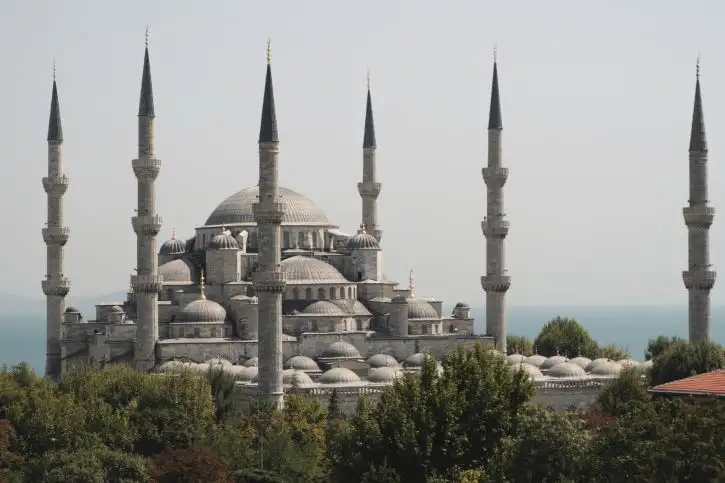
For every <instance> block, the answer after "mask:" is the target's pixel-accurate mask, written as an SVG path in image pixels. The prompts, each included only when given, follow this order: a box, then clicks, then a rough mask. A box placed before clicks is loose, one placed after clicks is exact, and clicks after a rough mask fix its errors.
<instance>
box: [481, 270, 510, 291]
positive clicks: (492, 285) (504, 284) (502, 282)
mask: <svg viewBox="0 0 725 483" xmlns="http://www.w3.org/2000/svg"><path fill="white" fill-rule="evenodd" d="M481 287H483V290H484V291H486V292H506V291H508V289H509V288H510V287H511V277H510V276H508V275H503V274H493V275H486V276H484V277H481Z"/></svg>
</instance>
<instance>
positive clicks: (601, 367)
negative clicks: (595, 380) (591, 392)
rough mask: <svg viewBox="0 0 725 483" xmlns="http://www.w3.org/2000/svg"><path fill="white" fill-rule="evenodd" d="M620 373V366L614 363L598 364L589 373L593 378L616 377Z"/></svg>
mask: <svg viewBox="0 0 725 483" xmlns="http://www.w3.org/2000/svg"><path fill="white" fill-rule="evenodd" d="M620 372H622V366H621V365H619V364H617V363H616V362H614V361H605V362H600V363H599V364H597V365H596V366H594V367H593V368H592V370H591V371H589V373H590V374H591V375H593V376H616V375H618V374H619V373H620Z"/></svg>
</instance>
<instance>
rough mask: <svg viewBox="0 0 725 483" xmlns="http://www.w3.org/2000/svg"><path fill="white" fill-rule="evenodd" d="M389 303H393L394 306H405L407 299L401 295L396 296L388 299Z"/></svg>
mask: <svg viewBox="0 0 725 483" xmlns="http://www.w3.org/2000/svg"><path fill="white" fill-rule="evenodd" d="M390 302H391V303H394V304H407V303H408V299H406V298H405V297H404V296H403V295H400V294H398V295H396V296H395V297H393V298H392V299H390Z"/></svg>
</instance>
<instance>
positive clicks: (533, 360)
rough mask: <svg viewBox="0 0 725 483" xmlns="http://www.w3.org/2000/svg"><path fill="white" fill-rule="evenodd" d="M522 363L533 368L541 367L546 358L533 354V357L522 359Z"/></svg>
mask: <svg viewBox="0 0 725 483" xmlns="http://www.w3.org/2000/svg"><path fill="white" fill-rule="evenodd" d="M524 362H525V363H526V364H531V365H532V366H534V367H541V365H542V364H543V363H544V362H546V357H544V356H542V355H539V354H534V355H533V356H529V357H527V358H526V359H524Z"/></svg>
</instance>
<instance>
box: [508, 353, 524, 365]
mask: <svg viewBox="0 0 725 483" xmlns="http://www.w3.org/2000/svg"><path fill="white" fill-rule="evenodd" d="M524 359H526V356H523V355H521V354H509V355H508V356H506V364H509V365H513V364H521V363H522V362H524Z"/></svg>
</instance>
